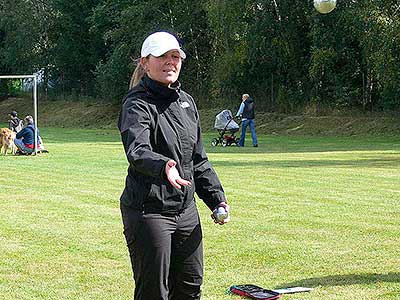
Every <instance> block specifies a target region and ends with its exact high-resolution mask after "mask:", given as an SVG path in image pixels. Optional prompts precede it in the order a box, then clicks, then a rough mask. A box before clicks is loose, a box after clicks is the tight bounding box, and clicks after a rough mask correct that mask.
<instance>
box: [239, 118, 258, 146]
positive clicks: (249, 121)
mask: <svg viewBox="0 0 400 300" xmlns="http://www.w3.org/2000/svg"><path fill="white" fill-rule="evenodd" d="M247 125H248V126H249V127H250V132H251V138H252V139H253V146H255V145H258V141H257V135H256V129H255V127H254V119H247V120H243V121H242V134H241V135H240V139H239V146H240V147H243V146H244V140H245V138H246V129H247Z"/></svg>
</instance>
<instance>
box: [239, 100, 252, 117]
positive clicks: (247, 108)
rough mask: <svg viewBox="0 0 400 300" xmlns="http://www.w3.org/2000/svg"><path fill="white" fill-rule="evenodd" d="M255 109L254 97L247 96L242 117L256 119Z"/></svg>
mask: <svg viewBox="0 0 400 300" xmlns="http://www.w3.org/2000/svg"><path fill="white" fill-rule="evenodd" d="M254 111H255V104H254V101H253V99H251V98H247V99H246V100H245V101H244V109H243V113H242V118H246V119H254V115H255V113H254Z"/></svg>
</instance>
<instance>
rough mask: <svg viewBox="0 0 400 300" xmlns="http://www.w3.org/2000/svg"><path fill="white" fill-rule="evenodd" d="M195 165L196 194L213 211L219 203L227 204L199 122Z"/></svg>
mask: <svg viewBox="0 0 400 300" xmlns="http://www.w3.org/2000/svg"><path fill="white" fill-rule="evenodd" d="M193 163H194V182H195V186H196V193H197V195H198V196H199V197H200V199H202V200H203V201H204V203H205V204H206V205H207V206H208V207H209V208H210V209H211V210H213V209H215V207H216V206H217V205H218V204H219V203H221V202H226V198H225V193H224V189H223V188H222V185H221V182H220V181H219V178H218V176H217V173H216V172H215V170H214V168H213V167H212V165H211V163H210V162H209V160H208V157H207V154H206V152H205V150H204V145H203V141H202V137H201V128H200V124H199V121H198V126H197V143H196V147H195V151H194V157H193Z"/></svg>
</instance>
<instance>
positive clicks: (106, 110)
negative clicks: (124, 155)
mask: <svg viewBox="0 0 400 300" xmlns="http://www.w3.org/2000/svg"><path fill="white" fill-rule="evenodd" d="M32 106H33V105H32V103H31V100H30V99H8V100H6V101H2V102H0V123H4V122H5V121H6V120H7V113H8V112H10V111H11V110H17V111H18V112H19V114H20V116H24V115H26V114H33V107H32ZM231 109H232V111H233V113H235V111H234V109H236V108H231ZM219 111H220V109H213V110H207V111H206V110H204V111H201V112H200V115H201V120H202V126H203V130H204V131H207V132H210V131H213V125H214V120H215V115H216V114H217V113H218V112H219ZM118 112H119V105H111V104H100V103H88V102H86V103H83V102H74V101H70V102H65V101H64V102H63V101H43V100H41V101H40V102H39V126H40V127H43V126H47V127H49V126H55V127H79V128H96V127H100V128H115V126H116V122H117V118H118ZM256 126H257V132H258V133H260V134H261V133H262V134H276V135H318V136H321V135H324V136H350V135H386V136H387V135H399V134H400V122H399V121H398V117H396V116H395V115H394V114H393V115H390V114H375V115H362V116H360V115H354V114H353V115H351V114H347V116H338V115H331V116H320V117H316V116H313V115H297V116H288V115H281V114H272V113H262V112H258V113H257V118H256Z"/></svg>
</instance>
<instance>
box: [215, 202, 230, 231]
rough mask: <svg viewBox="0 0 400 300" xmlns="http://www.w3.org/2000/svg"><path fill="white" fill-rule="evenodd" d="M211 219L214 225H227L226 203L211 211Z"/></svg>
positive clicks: (228, 218)
mask: <svg viewBox="0 0 400 300" xmlns="http://www.w3.org/2000/svg"><path fill="white" fill-rule="evenodd" d="M211 217H212V219H213V221H214V223H215V224H219V225H224V224H225V223H228V222H229V221H230V213H229V205H228V204H227V203H226V202H221V203H219V204H218V205H217V206H216V207H215V209H214V210H213V213H212V214H211Z"/></svg>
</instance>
